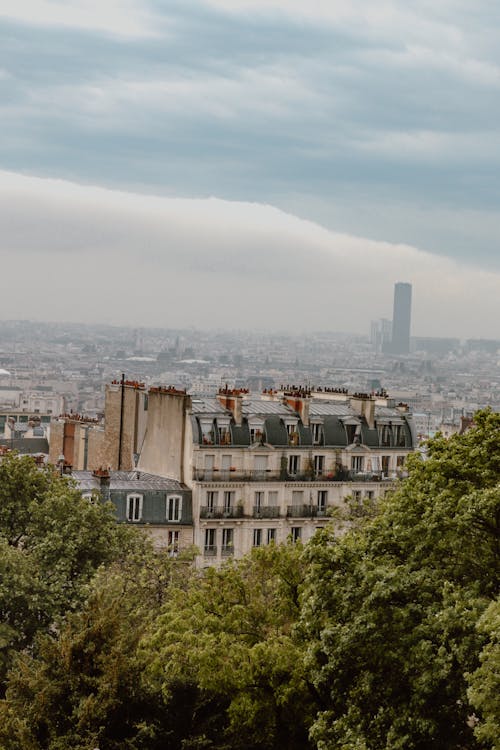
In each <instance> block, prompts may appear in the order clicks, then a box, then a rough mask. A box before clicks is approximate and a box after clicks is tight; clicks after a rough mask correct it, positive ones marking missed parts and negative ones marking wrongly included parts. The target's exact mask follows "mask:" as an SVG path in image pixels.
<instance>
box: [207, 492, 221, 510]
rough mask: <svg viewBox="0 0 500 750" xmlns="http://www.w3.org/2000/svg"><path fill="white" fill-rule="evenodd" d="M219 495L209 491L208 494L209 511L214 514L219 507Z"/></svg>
mask: <svg viewBox="0 0 500 750" xmlns="http://www.w3.org/2000/svg"><path fill="white" fill-rule="evenodd" d="M218 496H219V493H218V492H213V491H209V492H207V510H209V511H211V512H213V511H214V510H215V508H216V507H217V499H218Z"/></svg>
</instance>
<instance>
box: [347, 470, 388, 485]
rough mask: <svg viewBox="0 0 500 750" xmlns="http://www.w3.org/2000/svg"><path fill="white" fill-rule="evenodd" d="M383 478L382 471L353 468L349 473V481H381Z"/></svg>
mask: <svg viewBox="0 0 500 750" xmlns="http://www.w3.org/2000/svg"><path fill="white" fill-rule="evenodd" d="M382 478H383V475H382V472H381V471H355V470H354V469H352V470H351V471H349V472H348V473H347V481H348V482H381V481H382Z"/></svg>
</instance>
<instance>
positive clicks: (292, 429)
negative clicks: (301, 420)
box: [286, 422, 299, 445]
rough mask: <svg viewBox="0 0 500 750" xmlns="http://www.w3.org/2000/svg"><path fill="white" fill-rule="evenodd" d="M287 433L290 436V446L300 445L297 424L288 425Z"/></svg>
mask: <svg viewBox="0 0 500 750" xmlns="http://www.w3.org/2000/svg"><path fill="white" fill-rule="evenodd" d="M286 431H287V435H288V444H289V445H298V443H299V433H298V432H297V422H293V423H290V422H288V424H287V425H286Z"/></svg>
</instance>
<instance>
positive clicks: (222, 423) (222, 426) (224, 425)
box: [217, 417, 231, 445]
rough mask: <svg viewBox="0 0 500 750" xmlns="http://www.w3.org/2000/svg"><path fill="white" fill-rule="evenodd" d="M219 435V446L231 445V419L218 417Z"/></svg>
mask: <svg viewBox="0 0 500 750" xmlns="http://www.w3.org/2000/svg"><path fill="white" fill-rule="evenodd" d="M217 433H218V437H219V445H230V444H231V430H230V421H229V419H226V418H220V417H217Z"/></svg>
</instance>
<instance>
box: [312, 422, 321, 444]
mask: <svg viewBox="0 0 500 750" xmlns="http://www.w3.org/2000/svg"><path fill="white" fill-rule="evenodd" d="M311 429H312V439H313V445H321V443H322V442H323V425H322V424H317V423H316V424H314V423H313V424H312V425H311Z"/></svg>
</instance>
